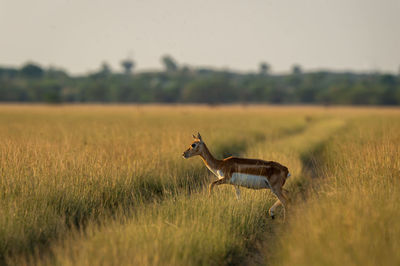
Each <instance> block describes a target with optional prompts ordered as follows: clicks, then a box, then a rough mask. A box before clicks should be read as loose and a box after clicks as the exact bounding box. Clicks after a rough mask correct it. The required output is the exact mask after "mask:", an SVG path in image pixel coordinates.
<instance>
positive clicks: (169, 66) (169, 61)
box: [161, 55, 178, 72]
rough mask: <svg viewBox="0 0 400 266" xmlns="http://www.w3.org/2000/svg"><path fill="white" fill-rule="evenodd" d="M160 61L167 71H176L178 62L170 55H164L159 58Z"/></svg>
mask: <svg viewBox="0 0 400 266" xmlns="http://www.w3.org/2000/svg"><path fill="white" fill-rule="evenodd" d="M161 61H162V63H163V64H164V67H165V70H166V71H167V72H176V71H177V70H178V64H177V63H176V61H175V60H174V59H173V58H172V57H171V56H169V55H165V56H163V57H162V58H161Z"/></svg>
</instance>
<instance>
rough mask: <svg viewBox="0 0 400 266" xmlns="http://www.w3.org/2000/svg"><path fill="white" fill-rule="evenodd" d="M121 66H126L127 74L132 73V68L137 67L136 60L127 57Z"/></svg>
mask: <svg viewBox="0 0 400 266" xmlns="http://www.w3.org/2000/svg"><path fill="white" fill-rule="evenodd" d="M121 66H122V67H123V68H124V70H125V74H126V75H130V74H132V68H134V67H135V62H133V60H131V59H129V58H127V59H125V60H122V61H121Z"/></svg>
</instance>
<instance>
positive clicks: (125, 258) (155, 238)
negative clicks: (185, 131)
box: [41, 116, 342, 265]
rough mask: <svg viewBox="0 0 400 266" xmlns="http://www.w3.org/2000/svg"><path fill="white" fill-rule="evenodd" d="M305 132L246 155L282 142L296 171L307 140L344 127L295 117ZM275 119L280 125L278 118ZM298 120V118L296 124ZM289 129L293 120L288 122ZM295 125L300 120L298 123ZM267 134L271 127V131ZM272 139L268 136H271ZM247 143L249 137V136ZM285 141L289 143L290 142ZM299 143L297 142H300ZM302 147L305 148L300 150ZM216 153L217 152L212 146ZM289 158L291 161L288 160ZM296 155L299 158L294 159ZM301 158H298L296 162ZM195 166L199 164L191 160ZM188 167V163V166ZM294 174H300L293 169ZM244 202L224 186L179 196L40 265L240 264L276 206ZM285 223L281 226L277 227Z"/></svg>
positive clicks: (80, 238)
mask: <svg viewBox="0 0 400 266" xmlns="http://www.w3.org/2000/svg"><path fill="white" fill-rule="evenodd" d="M296 117H297V119H300V121H302V124H305V126H302V127H299V126H296V124H291V126H296V127H298V128H297V129H295V127H294V128H293V130H284V131H282V132H286V133H285V134H284V133H281V134H280V135H279V137H277V138H274V137H272V135H271V137H265V138H262V141H261V140H259V141H258V142H257V143H256V144H255V145H252V147H253V146H257V147H258V149H256V151H257V152H258V153H257V152H252V150H251V149H250V148H249V149H248V150H246V155H247V156H249V157H255V156H256V155H257V154H258V155H264V156H263V158H265V159H270V157H272V158H273V157H274V156H268V154H267V153H264V154H260V153H259V151H260V150H259V149H261V147H265V150H264V149H262V150H264V151H265V152H268V153H269V154H271V155H274V154H278V153H279V150H280V149H281V148H282V147H281V145H274V144H273V143H274V142H276V141H278V143H279V142H282V144H284V143H285V142H287V145H289V146H288V147H287V148H288V149H287V151H290V152H284V153H283V155H281V158H282V161H281V162H282V163H285V164H287V165H294V163H292V162H291V161H290V159H291V158H294V157H295V160H296V162H297V163H298V160H299V159H298V158H299V154H300V153H301V152H303V151H304V150H305V149H306V147H307V143H303V142H302V140H304V138H305V136H308V135H309V134H312V135H313V141H312V142H310V143H309V145H310V147H312V146H313V145H315V144H316V143H318V141H323V140H325V139H326V137H327V135H329V134H331V133H333V131H334V129H337V128H338V127H340V126H342V123H338V122H337V121H341V120H337V119H336V120H332V119H331V118H330V117H329V116H327V117H326V118H325V119H327V121H329V122H328V124H329V126H328V125H327V122H326V121H325V119H321V120H320V121H315V122H313V123H312V125H306V124H307V123H308V122H306V120H305V119H304V116H296ZM274 119H278V118H277V117H276V116H275V117H274ZM292 119H293V118H292ZM284 121H285V124H290V123H288V122H289V121H290V120H289V119H288V118H287V119H285V120H284ZM295 121H296V120H295ZM267 128H268V127H267ZM266 136H268V134H267V135H266ZM247 138H248V136H247ZM285 140H286V141H285ZM296 140H297V141H296ZM299 142H301V143H302V145H299ZM209 146H210V149H211V150H213V146H212V145H209ZM300 147H301V148H300ZM285 154H286V155H287V157H284V156H285ZM293 155H294V156H293ZM296 155H297V156H296ZM191 161H194V159H193V160H191ZM188 163H189V162H188ZM293 170H294V173H297V172H300V171H301V170H300V169H297V170H296V169H293ZM243 192H244V193H243V200H241V201H237V200H236V199H235V196H234V193H233V191H232V188H231V187H229V186H225V187H223V186H221V187H219V188H218V189H216V191H215V193H214V195H213V196H212V197H211V198H209V197H208V196H207V193H206V191H204V190H202V189H200V190H198V191H197V192H196V193H192V194H191V195H190V196H187V195H177V196H176V197H174V198H170V199H165V200H164V201H163V202H162V203H160V204H152V205H146V206H144V208H143V209H140V210H139V211H138V212H137V213H136V214H135V215H134V216H133V217H132V218H128V219H124V220H123V221H122V222H121V221H120V220H118V221H115V220H114V221H111V222H109V223H106V224H102V225H101V226H98V225H96V224H95V225H89V226H88V228H87V230H85V231H83V232H76V233H75V234H73V236H72V237H70V238H67V239H66V240H63V241H61V243H59V244H57V245H54V246H53V247H52V256H49V257H47V258H45V259H44V260H41V263H44V264H62V265H73V264H77V263H79V264H81V265H91V264H102V263H104V264H109V265H115V264H123V265H136V264H141V265H154V264H157V265H188V264H189V265H220V264H231V263H238V261H240V260H243V259H245V258H246V256H248V255H249V253H251V252H252V251H254V250H255V248H254V245H255V243H256V242H257V241H258V240H260V236H261V235H262V233H263V232H267V231H269V230H272V229H271V226H273V225H274V224H273V223H272V221H271V220H270V219H268V215H267V210H268V208H269V207H270V206H271V205H272V204H273V203H274V201H275V200H276V199H275V197H274V196H273V195H272V194H271V193H268V192H265V191H252V190H246V189H244V191H243ZM276 223H280V222H279V221H277V222H275V224H276ZM100 247H101V248H100Z"/></svg>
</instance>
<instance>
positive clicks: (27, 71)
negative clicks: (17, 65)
mask: <svg viewBox="0 0 400 266" xmlns="http://www.w3.org/2000/svg"><path fill="white" fill-rule="evenodd" d="M20 73H21V75H22V76H24V77H27V78H41V77H43V74H44V71H43V69H42V68H41V67H40V66H39V65H37V64H34V63H27V64H25V65H24V66H23V67H22V68H21V70H20Z"/></svg>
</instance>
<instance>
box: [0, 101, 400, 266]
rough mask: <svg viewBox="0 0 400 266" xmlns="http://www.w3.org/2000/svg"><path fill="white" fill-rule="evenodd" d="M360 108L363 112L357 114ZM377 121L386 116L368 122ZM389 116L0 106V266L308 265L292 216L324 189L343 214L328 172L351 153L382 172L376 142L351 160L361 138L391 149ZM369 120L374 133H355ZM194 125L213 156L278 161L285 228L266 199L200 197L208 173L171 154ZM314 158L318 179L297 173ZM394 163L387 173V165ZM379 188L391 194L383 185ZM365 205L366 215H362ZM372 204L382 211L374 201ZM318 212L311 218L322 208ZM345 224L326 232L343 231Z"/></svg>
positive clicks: (225, 189) (337, 185) (227, 190)
mask: <svg viewBox="0 0 400 266" xmlns="http://www.w3.org/2000/svg"><path fill="white" fill-rule="evenodd" d="M371 114H373V115H374V116H375V117H376V118H375V119H371V118H369V119H366V118H365V117H370V116H371ZM383 117H386V118H385V121H386V122H381V121H380V120H379V119H381V118H383ZM396 119H398V114H397V111H396V110H393V111H390V110H389V111H388V110H379V109H377V110H374V109H350V108H341V109H326V108H318V107H284V108H280V107H238V106H231V107H212V108H209V107H202V106H181V107H179V106H177V107H168V106H141V107H140V106H139V107H138V106H64V107H49V106H1V107H0V137H1V139H2V140H3V141H2V142H1V143H0V174H1V176H0V194H1V195H2V197H1V198H0V206H1V208H0V263H1V262H7V263H9V264H19V265H22V264H33V263H34V264H44V265H48V264H50V265H53V264H57V265H76V264H79V265H95V264H104V265H118V264H123V265H137V264H142V265H154V264H156V265H188V264H189V265H221V264H234V263H239V262H243V261H244V260H246V259H248V258H249V257H251V256H252V254H254V253H257V254H259V256H262V255H263V251H262V250H260V248H258V247H259V246H260V245H261V246H265V245H266V246H268V247H269V250H273V252H274V254H275V256H272V257H271V256H270V254H268V256H267V255H265V257H267V258H268V261H267V263H268V264H269V263H271V261H273V262H276V263H279V264H293V262H294V261H296V260H297V257H293V256H294V254H298V253H299V252H300V254H302V255H303V257H301V256H300V258H301V259H300V260H299V261H300V262H304V264H305V263H308V264H310V261H307V260H306V257H307V256H308V255H309V254H308V253H307V252H305V251H304V250H305V249H306V247H307V245H306V244H309V245H310V247H311V245H312V244H315V243H318V242H317V240H318V239H317V240H315V239H313V238H312V236H310V239H312V240H310V243H306V244H304V243H303V242H304V238H305V237H308V234H307V232H306V229H304V230H303V231H302V230H299V228H297V227H296V226H299V227H300V226H303V227H304V228H307V226H304V225H303V224H302V222H301V221H303V220H302V219H306V218H304V217H305V215H304V213H313V212H314V211H315V210H317V211H315V212H317V213H318V210H319V208H320V209H323V210H326V212H329V208H327V209H326V208H325V206H324V205H323V204H322V205H321V204H320V203H324V202H329V201H328V198H329V197H333V196H332V195H337V196H336V198H334V199H335V200H334V202H335V205H332V206H334V207H335V210H334V211H332V213H334V212H338V213H347V212H350V210H349V209H345V210H344V211H343V209H342V207H341V204H339V202H341V200H342V201H343V199H342V198H341V197H340V196H339V194H338V193H337V191H347V190H346V189H341V187H342V186H347V187H349V188H351V187H354V186H352V185H350V184H352V183H354V182H357V181H354V180H352V179H351V178H350V177H349V178H347V179H346V178H339V176H345V175H346V173H347V172H346V171H347V168H346V167H338V165H343V166H346V165H349V161H350V162H351V160H350V159H349V157H352V156H353V154H354V156H357V158H358V160H359V161H362V160H364V162H370V164H369V165H375V166H374V167H375V168H379V169H386V168H384V167H382V165H384V163H386V165H387V164H388V163H387V160H389V158H388V157H385V158H386V159H378V158H381V156H380V155H381V152H380V148H378V147H380V145H375V146H376V149H375V150H373V149H372V148H369V149H370V150H371V154H367V155H368V156H370V157H371V156H372V157H373V152H374V151H375V152H377V153H376V154H375V159H376V160H377V161H375V164H371V161H368V160H371V158H370V157H369V159H365V158H364V157H363V156H367V155H366V153H365V151H364V149H366V147H367V146H365V147H364V146H363V144H364V143H368V144H369V145H368V146H369V147H373V145H372V144H373V143H374V141H378V142H377V143H380V142H379V140H380V139H384V140H385V141H386V142H385V143H386V148H385V151H387V150H389V151H390V152H389V154H391V155H394V154H395V153H394V150H395V149H394V148H393V147H394V146H393V144H394V143H398V138H396V137H394V130H395V128H396V129H397V128H398V127H399V125H397V124H398V123H397V124H396V125H392V124H393V121H396ZM369 126H371V127H372V128H374V133H371V132H370V133H368V132H369V131H367V129H368V127H369ZM379 128H381V129H382V128H383V129H384V130H380V131H379V130H378V129H379ZM196 131H200V132H201V133H202V136H203V138H204V139H205V141H206V143H207V145H208V147H209V148H210V150H211V152H213V153H214V154H215V155H216V156H217V157H219V158H221V157H223V156H228V155H241V156H246V157H252V158H263V159H265V160H275V161H279V162H281V163H282V164H284V165H287V166H288V167H289V169H290V172H291V173H292V177H291V179H289V181H288V184H287V186H286V187H287V188H289V190H290V193H291V198H292V199H293V200H294V202H292V203H291V206H289V215H288V220H289V221H288V223H286V224H282V225H281V223H282V220H281V219H278V220H276V221H272V220H270V219H268V216H267V210H268V208H269V207H270V206H271V205H272V204H273V202H274V201H275V200H276V199H275V197H274V196H273V195H272V194H271V193H269V192H265V191H252V190H247V189H242V190H243V191H242V194H243V195H242V200H240V201H237V200H236V198H235V195H234V192H233V191H232V187H230V186H220V187H218V188H217V189H215V191H214V194H213V195H212V196H211V197H208V196H207V193H206V191H205V189H204V188H205V187H206V186H205V184H207V183H208V182H209V181H210V179H212V177H210V175H209V173H208V172H207V170H206V168H205V167H204V166H203V165H202V163H201V160H200V159H198V158H197V159H190V160H183V159H182V158H181V153H182V151H183V150H184V149H186V148H187V146H188V145H189V144H190V142H191V135H192V134H193V133H195V132H196ZM383 131H385V134H384V133H382V132H383ZM383 136H386V137H383ZM339 144H340V145H339ZM340 147H341V148H340ZM353 150H355V151H353ZM316 152H318V153H317V154H318V155H319V156H318V158H317V159H318V160H313V161H314V162H318V163H319V165H318V169H319V170H320V172H319V174H320V175H319V176H326V178H313V177H312V176H313V175H311V173H310V166H311V165H310V164H309V163H310V160H309V159H310V158H311V157H312V156H315V154H316ZM357 152H359V154H358V153H357ZM346 154H347V155H346ZM346 156H347V157H346ZM390 158H395V157H394V156H392V157H390ZM340 160H342V161H343V162H344V164H339V163H338V161H340ZM393 161H396V160H395V159H392V161H391V168H390V169H392V170H391V171H392V172H391V173H392V175H395V174H396V173H397V172H396V169H397V170H398V169H399V168H398V164H396V163H393ZM396 162H397V163H398V161H396ZM320 163H321V164H320ZM378 166H379V167H378ZM321 167H322V168H321ZM349 167H350V166H349ZM352 167H353V168H352V170H353V171H356V172H357V171H358V172H357V173H358V174H360V173H364V171H366V172H365V173H364V174H366V175H368V173H370V171H372V170H370V168H363V167H362V164H361V163H360V164H354V165H352ZM374 167H372V166H371V168H373V169H375V168H374ZM393 169H394V170H393ZM375 170H376V169H375ZM315 173H317V172H315ZM315 173H314V174H315ZM321 173H323V175H322V174H321ZM385 173H386V172H385ZM392 179H393V178H392ZM392 179H391V180H392ZM319 180H321V181H319ZM363 180H364V181H363V182H366V183H367V181H366V180H367V179H366V178H364V179H363ZM385 182H386V181H385ZM386 183H388V184H387V185H386V188H388V187H392V188H396V186H391V184H392V183H394V181H393V182H386ZM346 184H347V185H346ZM357 184H358V183H357ZM299 191H300V192H299ZM348 191H350V190H348ZM379 191H380V190H379ZM393 191H394V192H393V193H392V194H393V195H395V194H396V193H395V191H396V190H395V189H394V190H393ZM369 192H370V191H369V190H367V191H365V194H363V196H364V197H367V195H369ZM372 192H373V191H372ZM372 192H371V193H372ZM335 193H336V194H335ZM298 194H301V195H302V196H304V195H307V197H306V201H305V203H304V200H303V199H302V200H296V199H297V198H298V197H297V196H296V195H298ZM353 194H354V193H353ZM346 195H347V194H346ZM374 195H375V194H374ZM376 195H377V194H376ZM390 195H391V194H390ZM393 197H395V196H393ZM325 198H326V200H321V199H325ZM374 199H375V198H372V199H371V201H370V202H369V203H368V204H369V205H368V206H370V210H375V209H374V208H371V206H375V205H374V204H373V201H374ZM293 200H292V201H293ZM347 200H348V199H347V198H345V200H344V201H345V202H344V203H342V205H343V204H344V205H346V204H347ZM380 200H381V202H382V203H388V201H384V200H385V199H384V198H383V197H382V195H381V198H380ZM349 202H350V200H349ZM314 205H315V206H314ZM309 206H313V207H311V208H310V207H309ZM321 206H323V207H321ZM386 206H387V205H385V208H386ZM351 207H354V206H351ZM354 208H355V207H354ZM379 213H380V212H379ZM315 215H317V214H315ZM319 215H320V216H319V218H318V219H317V220H321V218H323V216H324V215H326V214H325V213H322V211H321V212H320V214H319ZM307 217H312V216H311V214H309V215H308V216H307ZM327 217H329V215H327ZM395 217H397V216H395ZM310 219H311V218H310ZM363 219H364V220H366V219H367V215H365V216H363ZM382 219H383V221H384V222H382V223H384V224H387V223H389V222H390V221H391V220H388V217H386V216H384V217H383V216H382ZM310 221H311V220H307V222H310ZM312 221H313V223H314V224H315V221H314V219H312ZM351 221H352V222H354V221H353V220H351ZM313 223H309V227H312V226H311V225H313ZM317 224H318V223H317ZM280 225H281V226H280ZM277 228H280V229H279V230H278V229H277ZM316 228H317V227H316ZM327 228H329V226H328V225H327ZM346 228H347V229H349V228H350V227H343V229H342V231H339V232H341V233H343V234H346V233H347V232H348V231H346ZM277 230H278V231H279V234H278V235H277V233H276V232H277ZM296 230H298V232H297V231H296ZM329 230H330V231H332V228H329ZM396 230H397V229H396ZM294 232H295V233H294ZM300 232H303V235H301V234H300ZM375 232H376V234H379V232H378V231H375ZM296 233H298V235H296ZM391 233H393V232H391ZM394 233H395V232H394ZM332 234H334V233H332ZM291 237H293V238H296V237H297V238H296V239H297V240H293V239H290V238H291ZM336 237H337V239H340V237H338V236H336ZM302 238H303V240H302ZM266 239H267V240H268V241H271V242H273V243H274V246H275V249H272V245H271V243H270V242H268V243H266V242H265V241H266ZM280 239H282V241H279V240H280ZM263 241H264V243H262V242H263ZM296 241H298V242H296ZM301 241H303V242H301ZM329 241H330V240H329ZM329 241H328V242H329ZM260 242H261V243H262V244H260ZM276 243H280V244H276ZM288 243H293V244H288ZM330 243H331V242H330ZM332 243H335V242H332ZM389 243H391V244H393V241H391V239H389ZM337 244H338V243H337ZM299 245H300V248H298V246H299ZM303 247H304V249H303ZM395 247H396V246H395ZM296 248H298V249H297V250H296ZM323 250H326V249H323V247H321V248H320V250H318V249H315V251H316V253H318V252H319V253H320V254H322V253H321V252H322V251H323ZM390 251H391V250H389V251H388V252H389V253H390ZM296 252H297V253H296ZM310 252H312V251H310ZM337 252H338V254H340V252H339V251H337ZM320 256H322V257H323V255H320ZM309 257H311V258H312V256H309ZM302 259H304V261H303V260H302ZM350 261H351V260H350ZM313 262H314V261H312V262H311V264H312V263H313ZM321 262H327V263H329V262H330V260H329V259H327V260H325V261H322V260H316V259H315V263H314V264H319V263H321ZM332 264H335V263H334V262H333V263H332Z"/></svg>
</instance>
